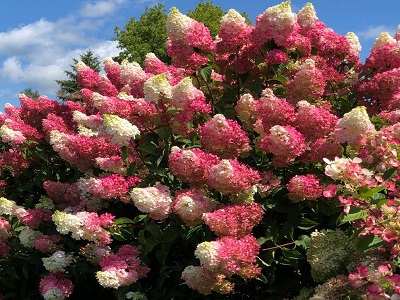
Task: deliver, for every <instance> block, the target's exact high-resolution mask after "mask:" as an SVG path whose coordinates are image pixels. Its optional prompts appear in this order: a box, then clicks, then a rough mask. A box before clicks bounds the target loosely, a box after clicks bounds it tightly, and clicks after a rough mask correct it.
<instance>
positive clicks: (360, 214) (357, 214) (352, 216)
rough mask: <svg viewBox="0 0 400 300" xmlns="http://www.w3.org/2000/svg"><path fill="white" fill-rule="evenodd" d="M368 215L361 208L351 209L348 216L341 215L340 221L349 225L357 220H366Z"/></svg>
mask: <svg viewBox="0 0 400 300" xmlns="http://www.w3.org/2000/svg"><path fill="white" fill-rule="evenodd" d="M367 215H368V213H367V212H366V211H365V210H363V209H360V208H357V207H350V211H349V213H348V214H347V215H345V214H343V213H342V214H341V215H340V217H339V219H340V223H342V224H343V223H347V222H352V221H355V220H359V219H362V218H365V217H366V216H367Z"/></svg>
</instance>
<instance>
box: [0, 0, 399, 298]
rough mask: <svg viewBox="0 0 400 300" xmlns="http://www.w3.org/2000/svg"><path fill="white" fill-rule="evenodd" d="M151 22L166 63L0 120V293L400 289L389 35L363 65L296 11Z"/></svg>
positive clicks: (255, 294) (239, 294) (111, 73)
mask: <svg viewBox="0 0 400 300" xmlns="http://www.w3.org/2000/svg"><path fill="white" fill-rule="evenodd" d="M167 31H168V35H169V39H168V41H167V43H166V47H167V50H168V54H169V55H170V56H171V58H172V59H173V64H172V65H170V66H167V65H165V64H164V63H162V62H161V61H160V60H158V58H157V57H156V56H155V55H154V54H151V53H149V54H148V55H147V56H146V60H145V63H144V67H143V68H142V67H141V66H140V65H139V64H137V63H135V62H128V61H123V62H122V63H121V64H119V63H117V62H115V61H113V60H112V59H111V58H107V59H105V61H104V71H105V73H106V75H99V74H98V73H96V72H94V71H93V70H91V69H90V68H88V67H87V66H85V64H84V63H82V62H79V63H78V64H77V65H76V71H77V75H78V76H77V80H78V81H79V84H80V85H81V86H82V87H83V89H82V90H81V96H82V99H83V100H82V102H68V101H67V102H65V103H59V102H57V101H54V100H50V99H48V98H46V97H40V98H39V99H38V100H37V101H36V100H33V99H30V98H29V97H27V96H26V95H23V94H21V95H20V97H19V98H20V103H21V106H20V107H13V106H11V105H6V107H5V113H2V114H0V137H1V143H0V156H1V159H0V176H1V177H0V293H2V294H1V295H0V298H2V299H41V298H44V299H60V300H61V299H66V298H70V299H86V298H88V297H89V298H90V299H92V298H93V299H95V298H98V299H228V298H232V299H248V298H253V299H298V300H299V299H314V300H317V299H335V300H336V299H399V298H400V279H399V278H400V277H399V276H400V273H399V272H398V271H397V269H398V267H399V266H400V260H399V253H400V223H399V221H398V215H399V213H398V212H399V211H400V201H399V198H400V189H399V187H398V183H399V181H400V172H399V167H400V164H399V161H400V160H399V153H398V151H399V149H400V126H399V124H400V123H399V122H400V118H399V116H400V113H399V109H400V104H399V103H400V102H399V99H400V97H399V95H400V94H399V93H400V90H399V87H398V84H397V82H398V81H399V80H400V69H399V67H400V56H399V55H398V53H400V52H399V51H398V49H399V47H400V32H398V33H396V35H395V37H391V36H390V35H389V34H387V33H383V34H382V35H381V36H380V37H379V38H378V39H377V41H376V43H375V45H374V47H373V48H372V50H371V54H370V56H369V57H368V58H367V60H366V62H365V64H363V63H361V62H360V60H359V52H360V49H361V47H360V44H359V42H358V39H357V37H356V36H355V34H353V33H349V34H347V35H346V36H341V35H339V34H337V33H335V32H334V31H333V30H332V29H330V28H326V27H325V24H324V23H323V22H321V21H320V20H318V18H317V16H316V12H315V11H314V8H313V6H312V4H310V3H308V4H307V5H306V6H305V7H304V8H302V9H301V10H300V11H299V12H298V13H294V12H292V10H291V7H290V3H289V2H283V3H282V4H279V5H277V6H274V7H271V8H268V9H267V10H265V12H264V13H262V14H260V15H259V16H258V17H257V19H256V24H255V25H254V26H253V25H248V24H246V23H245V19H244V18H243V17H242V16H240V14H239V13H237V12H236V11H235V10H229V12H228V13H227V14H226V15H225V16H224V17H223V18H222V20H221V31H220V34H219V35H218V37H217V38H215V39H212V37H211V36H210V33H209V31H208V29H207V28H206V27H205V26H204V25H203V24H201V23H199V22H197V21H194V20H192V19H190V18H189V17H187V16H184V15H182V14H181V13H180V12H179V10H178V9H177V8H173V9H172V10H171V13H170V14H169V16H168V20H167ZM282 279H284V280H282Z"/></svg>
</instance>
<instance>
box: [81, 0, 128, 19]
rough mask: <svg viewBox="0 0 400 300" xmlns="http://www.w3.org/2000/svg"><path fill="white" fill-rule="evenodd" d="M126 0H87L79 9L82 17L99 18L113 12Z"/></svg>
mask: <svg viewBox="0 0 400 300" xmlns="http://www.w3.org/2000/svg"><path fill="white" fill-rule="evenodd" d="M126 2H127V1H126V0H114V1H111V0H110V1H97V2H94V3H91V2H88V3H85V4H84V5H83V7H82V8H81V10H80V11H79V13H80V15H81V16H82V17H84V18H99V17H104V16H106V15H111V14H113V13H114V12H115V11H116V10H117V9H118V8H119V7H120V6H121V5H124V4H125V3H126Z"/></svg>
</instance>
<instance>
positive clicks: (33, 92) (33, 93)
mask: <svg viewBox="0 0 400 300" xmlns="http://www.w3.org/2000/svg"><path fill="white" fill-rule="evenodd" d="M21 93H22V94H25V95H26V96H28V97H29V98H31V99H34V100H37V98H39V97H40V93H39V91H36V90H33V89H31V88H26V89H25V90H23V91H22V92H21Z"/></svg>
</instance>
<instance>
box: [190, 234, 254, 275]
mask: <svg viewBox="0 0 400 300" xmlns="http://www.w3.org/2000/svg"><path fill="white" fill-rule="evenodd" d="M259 249H260V245H259V244H258V243H257V240H256V238H255V237H254V236H251V235H246V236H244V237H241V238H236V237H231V236H223V237H220V238H218V239H217V240H216V241H213V242H203V243H201V244H199V245H198V246H197V248H196V251H195V255H196V257H197V258H198V259H199V260H200V263H201V265H202V266H204V267H206V268H207V269H209V270H210V271H214V272H217V273H222V274H224V275H226V276H232V275H233V274H237V275H239V276H240V277H243V278H247V279H250V278H255V277H257V276H258V275H259V274H260V271H261V269H260V267H259V266H258V265H257V263H256V257H257V255H258V252H259Z"/></svg>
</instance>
